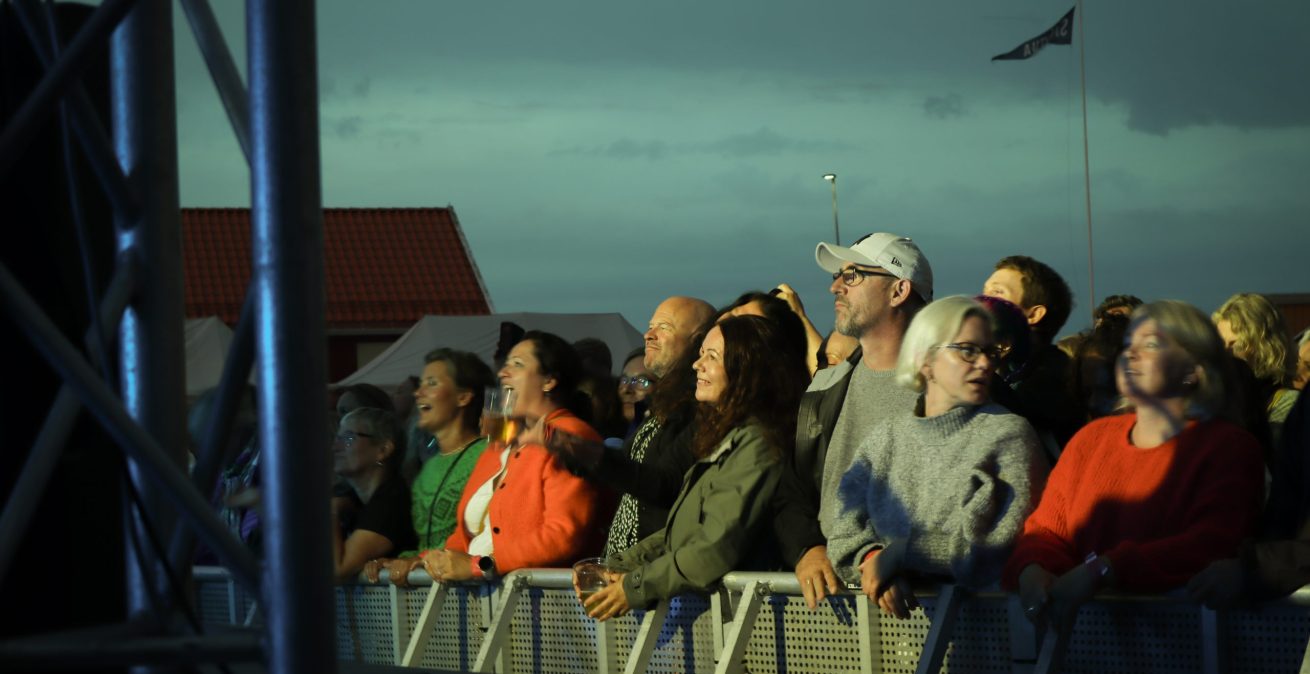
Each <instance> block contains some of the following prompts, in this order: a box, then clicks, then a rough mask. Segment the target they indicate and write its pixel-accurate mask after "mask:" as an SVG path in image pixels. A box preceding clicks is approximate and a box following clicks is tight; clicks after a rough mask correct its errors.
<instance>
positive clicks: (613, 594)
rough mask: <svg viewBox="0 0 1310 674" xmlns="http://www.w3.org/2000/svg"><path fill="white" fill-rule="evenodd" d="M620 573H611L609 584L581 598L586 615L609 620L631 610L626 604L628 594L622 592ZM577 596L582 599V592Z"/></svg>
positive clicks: (621, 576) (621, 575)
mask: <svg viewBox="0 0 1310 674" xmlns="http://www.w3.org/2000/svg"><path fill="white" fill-rule="evenodd" d="M624 575H625V574H622V573H611V574H609V575H608V577H607V580H608V581H609V584H608V585H606V586H605V587H604V588H602V589H601V590H600V591H598V592H596V593H595V594H593V595H591V596H590V597H587V598H585V599H583V601H582V607H583V608H585V609H587V615H588V616H590V617H592V618H595V619H596V620H601V621H605V620H609V619H610V618H618V617H620V616H624V615H627V613H628V611H631V610H632V607H631V606H628V595H626V594H624V592H623V576H624ZM578 598H579V599H582V593H581V592H579V593H578Z"/></svg>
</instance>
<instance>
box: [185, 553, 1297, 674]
mask: <svg viewBox="0 0 1310 674" xmlns="http://www.w3.org/2000/svg"><path fill="white" fill-rule="evenodd" d="M385 576H386V574H385V572H384V574H383V579H382V580H381V582H379V583H367V582H359V583H356V584H350V585H343V586H340V587H339V588H338V589H337V655H338V657H339V658H340V659H342V660H349V661H358V662H364V663H370V664H398V665H403V666H411V667H425V668H431V669H445V670H454V671H479V672H532V673H533V674H538V673H540V674H574V673H577V672H600V673H602V674H616V673H618V672H624V673H629V672H632V673H635V672H716V674H727V673H730V672H752V673H753V674H789V673H793V672H862V673H869V672H886V673H889V674H910V673H916V674H919V673H927V672H987V673H993V672H994V673H996V674H1002V673H1016V674H1027V673H1030V672H1036V673H1041V674H1044V673H1045V672H1053V671H1063V672H1070V673H1074V672H1096V673H1101V672H1161V673H1169V674H1183V673H1187V674H1191V673H1193V672H1205V673H1206V674H1255V673H1260V674H1265V673H1270V672H1275V673H1276V672H1294V671H1302V672H1310V657H1308V656H1310V650H1308V649H1307V638H1308V637H1310V587H1307V588H1303V589H1302V590H1300V591H1298V592H1297V593H1295V594H1294V595H1292V596H1291V597H1288V598H1287V599H1284V600H1280V601H1277V602H1270V603H1267V604H1263V605H1261V606H1259V607H1256V608H1253V609H1244V610H1236V611H1211V610H1209V609H1206V608H1204V607H1201V606H1198V605H1196V604H1194V603H1191V602H1188V601H1186V600H1185V599H1183V598H1181V597H1178V596H1169V597H1141V596H1129V595H1103V596H1098V597H1097V598H1096V599H1095V600H1094V601H1092V602H1089V603H1088V604H1087V605H1085V606H1084V607H1083V608H1082V610H1081V611H1080V612H1079V617H1078V621H1077V625H1076V627H1075V629H1074V630H1073V632H1072V634H1071V635H1070V636H1069V637H1068V638H1066V639H1064V640H1056V639H1054V638H1046V639H1041V638H1040V636H1041V635H1039V634H1037V632H1036V631H1035V630H1034V629H1033V627H1032V625H1030V624H1029V623H1028V622H1027V621H1026V620H1025V619H1024V618H1023V614H1022V610H1021V608H1020V607H1019V605H1018V601H1017V599H1016V598H1015V597H1014V596H1013V595H1006V594H1002V593H998V592H992V593H986V592H984V593H972V592H969V591H967V590H965V589H963V588H960V587H957V586H953V585H944V586H941V587H936V588H932V587H922V588H916V594H917V596H918V598H919V600H920V603H921V604H922V607H923V610H922V611H915V612H914V614H913V615H912V617H911V618H910V619H908V620H898V619H896V618H892V617H888V616H885V615H882V614H881V613H880V612H879V610H878V607H877V606H876V605H874V604H873V603H872V602H870V601H869V600H868V599H867V598H866V597H865V596H864V595H863V594H860V593H859V592H858V591H855V592H851V591H847V592H843V593H839V594H838V595H836V596H834V597H830V598H828V599H827V600H826V601H824V602H823V603H822V605H821V606H820V607H819V609H818V610H816V611H810V610H809V609H808V608H807V607H806V606H805V603H804V599H803V597H802V596H801V592H800V587H799V585H798V583H797V582H796V578H795V576H793V575H792V574H789V573H733V574H729V575H728V576H727V577H726V578H724V581H723V583H722V587H721V588H720V589H719V590H718V591H717V592H715V593H713V594H710V595H682V596H678V597H675V598H673V599H672V600H670V601H668V602H661V603H660V604H659V605H658V606H656V607H655V608H653V609H651V610H647V611H633V612H632V613H630V614H629V615H627V616H624V617H622V618H619V619H616V620H611V621H607V622H604V623H597V622H596V621H594V620H591V619H590V618H588V617H587V616H586V615H585V613H584V612H583V610H582V607H581V606H580V605H579V604H578V601H577V599H576V598H575V596H574V593H573V587H572V582H571V575H570V571H569V570H567V569H523V570H520V571H516V572H514V573H511V574H509V575H507V576H505V577H504V578H503V579H501V580H500V582H496V583H484V582H476V583H433V582H432V581H431V579H429V578H428V576H427V574H426V573H424V572H423V571H421V570H420V571H415V572H414V573H411V574H410V576H409V582H410V584H411V587H409V588H397V587H396V586H394V585H392V584H391V583H390V582H388V581H387V579H386V577H385ZM195 580H196V590H197V604H198V607H199V609H200V615H201V619H202V621H203V623H204V624H205V625H207V626H214V627H218V626H228V625H244V626H258V625H260V624H261V621H262V614H261V612H260V611H259V607H258V605H257V602H256V600H255V598H254V597H251V596H249V595H248V594H246V593H244V592H243V591H242V590H241V589H240V588H239V587H237V584H236V583H235V582H233V580H232V579H231V577H230V575H229V574H228V573H227V571H226V570H224V569H221V568H217V567H197V568H196V569H195Z"/></svg>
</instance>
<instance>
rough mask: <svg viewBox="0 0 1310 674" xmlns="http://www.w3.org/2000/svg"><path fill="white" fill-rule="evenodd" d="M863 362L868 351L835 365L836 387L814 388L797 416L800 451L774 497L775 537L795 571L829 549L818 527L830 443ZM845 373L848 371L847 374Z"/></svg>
mask: <svg viewBox="0 0 1310 674" xmlns="http://www.w3.org/2000/svg"><path fill="white" fill-rule="evenodd" d="M863 357H864V351H863V349H860V348H858V347H857V348H856V349H855V353H852V354H851V357H850V358H848V359H846V362H844V363H839V364H837V365H836V366H834V372H833V374H832V375H831V376H834V377H836V379H835V380H834V381H832V382H831V385H829V386H827V387H825V388H820V389H812V390H809V391H806V392H805V395H803V396H801V404H800V410H799V411H798V412H797V416H796V450H795V452H794V453H793V454H792V457H791V461H789V462H786V463H784V466H783V471H782V479H781V480H780V481H779V483H778V490H777V493H776V494H775V495H774V499H773V503H774V519H773V525H774V533H775V534H776V535H777V538H778V548H779V550H778V551H779V553H780V554H781V555H782V560H783V562H785V563H786V564H787V565H788V566H790V567H795V566H796V562H798V561H800V558H801V555H803V554H804V553H805V551H806V550H808V549H810V548H812V547H814V546H816V545H825V544H826V543H827V540H826V539H825V538H824V537H823V531H822V530H821V529H820V528H819V492H820V485H821V484H823V464H824V461H825V460H826V459H827V457H828V443H829V442H830V441H831V440H832V431H833V429H834V428H835V427H836V426H837V417H838V416H840V415H841V408H842V404H843V403H844V402H845V401H846V390H847V389H848V388H850V384H851V374H852V373H854V372H855V366H856V365H857V364H858V363H859V362H860V360H861V359H862V358H863ZM843 368H844V371H842V369H843Z"/></svg>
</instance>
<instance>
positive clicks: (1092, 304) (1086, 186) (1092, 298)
mask: <svg viewBox="0 0 1310 674" xmlns="http://www.w3.org/2000/svg"><path fill="white" fill-rule="evenodd" d="M1077 7H1078V12H1077V16H1078V22H1077V23H1078V75H1079V79H1080V80H1081V87H1080V88H1081V89H1082V93H1083V190H1084V192H1085V194H1086V200H1087V292H1088V296H1089V300H1088V302H1087V306H1088V308H1089V310H1090V311H1091V312H1092V317H1093V321H1095V315H1096V266H1095V257H1094V256H1093V254H1092V169H1091V160H1090V159H1089V157H1088V150H1087V52H1086V49H1085V45H1086V43H1087V41H1086V39H1084V37H1083V24H1085V23H1087V15H1086V14H1084V13H1083V0H1077Z"/></svg>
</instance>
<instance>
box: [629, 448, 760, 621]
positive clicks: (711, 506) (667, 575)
mask: <svg viewBox="0 0 1310 674" xmlns="http://www.w3.org/2000/svg"><path fill="white" fill-rule="evenodd" d="M781 454H782V452H780V451H779V448H777V447H773V446H771V445H770V443H769V442H768V440H767V438H766V435H765V433H764V430H763V428H761V427H760V426H759V425H757V424H755V423H748V424H746V425H743V426H738V427H736V428H734V429H732V430H731V431H729V432H728V435H727V437H725V438H724V439H723V442H722V443H720V445H719V447H718V448H717V449H715V451H714V453H712V454H710V455H709V456H707V457H705V458H703V459H701V460H699V461H697V462H696V463H695V464H694V465H693V466H692V468H691V470H689V471H687V474H686V476H685V478H684V480H683V484H682V489H681V491H680V492H679V494H678V498H677V500H676V502H675V503H674V504H673V508H672V509H671V510H670V512H669V519H668V522H667V524H666V525H665V526H664V528H663V530H662V531H660V532H657V533H655V534H653V535H651V536H648V537H646V538H644V539H642V540H641V541H640V542H639V543H637V544H636V545H634V546H633V547H631V548H629V549H627V550H626V551H624V552H621V553H619V554H617V555H613V556H611V557H610V558H609V559H608V560H607V563H608V565H609V566H611V567H612V568H615V569H617V570H620V571H624V572H626V575H625V576H624V578H623V592H624V594H625V595H626V596H627V599H628V604H629V605H631V606H632V607H633V608H646V607H648V606H650V605H651V604H652V603H654V602H655V601H657V600H660V599H667V598H669V597H672V596H673V595H675V594H680V593H683V592H692V591H700V592H704V591H706V590H708V589H709V588H710V586H712V585H714V584H715V583H718V582H719V581H720V580H721V579H722V578H723V576H724V575H725V574H727V573H728V572H729V571H734V570H743V571H760V570H774V569H776V564H773V563H771V562H772V560H774V559H776V557H774V555H772V554H770V553H772V552H773V550H774V549H775V545H774V543H773V541H771V540H769V537H768V536H761V535H760V534H761V533H763V532H764V531H765V529H766V526H767V525H766V520H767V518H768V515H769V510H770V503H771V502H772V500H773V494H774V491H775V489H776V487H777V484H778V478H779V476H780V473H781V472H782V471H781V470H780V468H781V466H780V464H781V460H780V456H781Z"/></svg>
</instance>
